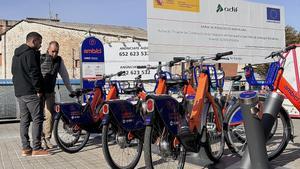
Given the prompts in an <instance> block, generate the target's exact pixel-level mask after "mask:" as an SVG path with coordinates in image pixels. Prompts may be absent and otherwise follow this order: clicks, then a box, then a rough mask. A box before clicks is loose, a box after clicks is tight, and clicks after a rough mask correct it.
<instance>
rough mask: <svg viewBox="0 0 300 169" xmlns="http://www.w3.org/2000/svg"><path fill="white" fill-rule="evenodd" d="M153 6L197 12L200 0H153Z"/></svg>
mask: <svg viewBox="0 0 300 169" xmlns="http://www.w3.org/2000/svg"><path fill="white" fill-rule="evenodd" d="M153 4H154V8H161V9H169V10H177V11H188V12H199V11H200V0H153Z"/></svg>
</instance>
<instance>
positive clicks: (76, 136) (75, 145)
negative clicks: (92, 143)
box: [53, 113, 90, 153]
mask: <svg viewBox="0 0 300 169" xmlns="http://www.w3.org/2000/svg"><path fill="white" fill-rule="evenodd" d="M53 132H54V133H53V134H54V138H55V141H56V143H57V145H58V146H59V148H61V149H62V150H63V151H64V152H67V153H76V152H78V151H80V150H81V149H82V148H83V147H84V146H85V145H86V143H87V142H88V140H89V137H90V133H89V132H87V131H85V130H82V129H81V128H80V127H79V126H78V125H76V124H70V123H68V122H67V120H65V119H64V117H63V116H62V114H61V113H60V114H58V118H57V119H56V120H55V121H54V124H53Z"/></svg>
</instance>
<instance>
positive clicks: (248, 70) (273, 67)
mask: <svg viewBox="0 0 300 169" xmlns="http://www.w3.org/2000/svg"><path fill="white" fill-rule="evenodd" d="M279 68H280V64H279V62H272V63H271V64H270V67H269V69H268V72H267V76H266V79H265V80H264V81H257V80H256V78H255V76H254V69H253V67H252V66H251V65H249V66H246V67H245V77H246V80H247V82H248V83H249V84H250V85H251V86H268V87H269V88H270V89H273V83H274V81H275V79H276V77H277V73H278V70H279Z"/></svg>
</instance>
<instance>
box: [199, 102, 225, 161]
mask: <svg viewBox="0 0 300 169" xmlns="http://www.w3.org/2000/svg"><path fill="white" fill-rule="evenodd" d="M215 104H216V107H217V111H218V112H217V114H218V118H219V120H220V124H221V129H222V131H221V132H217V131H216V127H215V129H209V128H211V127H209V126H208V124H214V125H216V124H215V121H216V119H215V114H214V112H213V109H212V107H211V105H210V107H209V109H208V113H207V118H206V119H207V120H206V133H205V134H206V142H205V146H204V149H205V152H206V154H207V156H208V158H209V159H210V160H211V161H213V162H217V161H219V159H220V158H221V157H222V155H223V153H224V147H225V137H224V134H225V133H224V127H223V114H222V110H221V108H220V106H219V105H218V103H216V102H215ZM216 136H217V138H218V139H219V140H218V142H215V141H214V140H212V139H214V138H216ZM216 143H217V144H220V145H219V147H218V148H217V151H216V152H214V151H213V150H214V148H213V147H214V145H215V144H216ZM213 144H214V145H213Z"/></svg>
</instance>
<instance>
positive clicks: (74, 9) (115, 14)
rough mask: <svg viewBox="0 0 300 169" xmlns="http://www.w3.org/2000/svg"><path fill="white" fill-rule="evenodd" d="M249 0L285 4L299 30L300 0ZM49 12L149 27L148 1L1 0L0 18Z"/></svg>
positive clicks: (288, 16) (63, 17)
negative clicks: (299, 12)
mask: <svg viewBox="0 0 300 169" xmlns="http://www.w3.org/2000/svg"><path fill="white" fill-rule="evenodd" d="M248 1H250V2H259V3H266V4H274V5H280V6H284V7H285V11H286V24H287V25H290V26H292V27H294V28H295V29H296V30H297V31H300V21H299V17H298V16H299V14H297V12H298V11H299V9H300V0H248ZM49 2H50V3H49ZM49 4H50V5H49ZM49 6H50V8H49ZM49 9H50V10H49ZM49 11H51V12H49ZM50 13H51V15H52V16H55V14H58V18H59V19H61V21H63V22H78V23H92V24H109V25H120V26H132V27H139V28H144V29H147V19H146V18H147V14H146V13H147V9H146V0H26V1H24V0H1V3H0V19H11V20H21V19H25V18H26V17H39V18H49V16H50Z"/></svg>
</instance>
